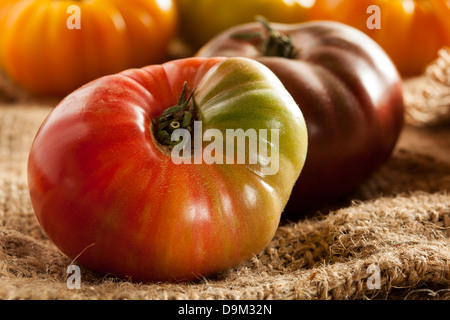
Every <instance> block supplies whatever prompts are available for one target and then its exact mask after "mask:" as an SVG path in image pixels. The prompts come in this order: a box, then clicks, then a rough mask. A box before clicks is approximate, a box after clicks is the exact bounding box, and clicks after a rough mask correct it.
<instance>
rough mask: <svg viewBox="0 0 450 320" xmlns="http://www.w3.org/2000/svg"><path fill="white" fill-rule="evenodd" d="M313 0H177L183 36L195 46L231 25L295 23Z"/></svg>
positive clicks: (304, 17)
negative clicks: (264, 21) (257, 18)
mask: <svg viewBox="0 0 450 320" xmlns="http://www.w3.org/2000/svg"><path fill="white" fill-rule="evenodd" d="M314 2H315V1H314V0H177V3H178V7H179V10H180V23H181V28H180V31H181V32H180V33H181V37H182V38H183V39H184V40H185V41H186V42H187V43H188V44H189V45H190V46H192V47H193V48H194V49H198V48H200V47H201V46H202V45H203V44H205V43H206V42H207V41H208V40H210V39H211V38H212V37H214V36H215V35H217V34H218V33H220V32H221V31H223V30H225V29H228V28H230V27H232V26H235V25H239V24H243V23H246V22H254V21H255V16H256V15H262V16H264V17H265V18H266V19H268V20H270V21H271V22H282V23H294V22H301V21H304V20H305V19H306V18H307V14H308V10H309V9H310V8H311V6H312V5H313V4H314Z"/></svg>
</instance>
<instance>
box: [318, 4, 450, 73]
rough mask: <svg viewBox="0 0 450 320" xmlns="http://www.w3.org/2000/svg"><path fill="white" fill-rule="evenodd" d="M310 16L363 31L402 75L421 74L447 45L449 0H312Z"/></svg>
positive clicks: (448, 43)
mask: <svg viewBox="0 0 450 320" xmlns="http://www.w3.org/2000/svg"><path fill="white" fill-rule="evenodd" d="M370 6H377V7H370ZM310 18H311V19H328V20H335V21H340V22H343V23H346V24H348V25H351V26H353V27H356V28H358V29H360V30H361V31H363V32H365V33H366V34H368V35H369V36H370V37H372V38H373V39H374V40H375V41H376V42H378V44H380V45H381V46H382V47H383V48H384V50H385V51H386V52H387V53H388V54H389V55H390V56H391V58H392V60H393V61H394V63H395V64H396V65H397V68H398V69H399V71H400V73H401V74H402V75H404V76H412V75H417V74H420V73H422V72H423V71H424V69H425V67H426V66H427V65H428V64H429V63H430V62H432V61H433V60H434V59H436V58H437V52H438V50H439V49H440V48H442V47H444V46H450V0H358V1H355V0H316V3H315V6H314V7H313V8H312V11H311V16H310ZM376 20H378V21H376ZM376 23H379V25H378V27H379V28H373V27H374V26H376V25H375V24H376ZM368 24H369V26H368ZM372 28H373V29H372Z"/></svg>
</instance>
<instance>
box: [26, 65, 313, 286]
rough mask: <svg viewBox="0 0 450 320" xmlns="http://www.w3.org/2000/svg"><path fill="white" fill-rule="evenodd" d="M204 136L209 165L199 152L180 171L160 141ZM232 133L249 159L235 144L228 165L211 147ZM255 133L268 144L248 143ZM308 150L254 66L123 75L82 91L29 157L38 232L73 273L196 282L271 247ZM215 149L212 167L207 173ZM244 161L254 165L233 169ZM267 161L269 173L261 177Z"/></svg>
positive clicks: (265, 74)
mask: <svg viewBox="0 0 450 320" xmlns="http://www.w3.org/2000/svg"><path fill="white" fill-rule="evenodd" d="M185 117H187V120H184V119H185ZM194 121H196V122H194ZM175 122H178V124H176V123H175ZM199 124H201V125H202V131H201V133H203V140H201V142H200V143H201V144H200V149H199V150H200V151H201V152H200V155H201V156H202V157H203V161H197V160H202V159H201V158H198V157H197V155H196V153H195V152H196V150H197V149H194V151H193V156H192V157H188V158H187V159H186V158H183V159H182V160H183V161H185V162H176V161H174V158H173V150H174V149H175V147H173V146H171V145H170V142H171V141H167V140H165V138H164V136H165V135H164V134H161V132H164V131H166V130H169V131H170V130H171V129H170V128H169V127H170V126H173V127H176V128H179V129H180V126H181V127H182V128H184V129H185V130H186V131H187V132H192V131H189V127H191V126H195V125H197V126H198V125H199ZM191 129H192V128H191ZM239 130H242V132H245V133H246V134H247V136H245V137H244V138H245V139H247V140H248V146H249V147H248V148H247V147H244V148H242V145H241V144H239V143H238V142H236V141H234V140H235V139H234V137H233V143H234V144H233V146H234V148H233V149H231V151H232V153H231V154H232V155H233V157H230V156H229V154H228V151H229V150H230V148H229V145H228V141H227V145H226V146H225V147H224V148H223V149H220V148H219V147H218V145H219V144H217V141H216V140H214V139H210V138H211V137H212V136H215V137H216V138H217V139H218V137H220V136H223V137H227V134H229V133H230V131H231V132H237V131H239ZM264 130H265V131H264ZM272 130H275V131H273V132H277V134H278V135H272ZM173 132H174V131H173ZM173 132H172V133H173ZM208 132H209V133H210V134H211V135H209V136H208V134H207V133H208ZM252 132H257V133H260V132H270V136H269V135H267V136H264V137H263V139H259V140H258V141H256V140H254V139H258V134H255V135H252V134H251V133H252ZM274 137H278V138H279V139H278V141H277V142H278V143H274V141H275V140H274ZM197 138H198V136H196V135H194V136H193V137H192V140H193V141H194V143H195V141H197ZM200 138H202V135H200ZM171 140H172V139H171ZM213 140H214V141H213ZM236 140H239V137H238V138H237V139H236ZM307 140H308V139H307V130H306V126H305V122H304V118H303V115H302V113H301V111H300V110H299V108H298V107H297V105H296V103H295V101H294V100H293V98H292V96H291V95H290V94H289V93H288V92H287V90H286V89H285V88H284V86H283V85H282V83H281V82H280V80H279V79H278V78H277V77H276V76H275V75H274V74H273V73H272V72H271V71H270V70H269V69H268V68H266V67H265V66H263V65H262V64H260V63H258V62H256V61H254V60H251V59H247V58H217V57H214V58H187V59H179V60H173V61H170V62H167V63H164V64H162V65H151V66H148V67H145V68H141V69H128V70H125V71H123V72H120V73H118V74H114V75H109V76H105V77H102V78H99V79H97V80H94V81H92V82H90V83H88V84H86V85H84V86H83V87H81V88H80V89H78V90H76V91H74V92H73V93H71V94H70V95H68V96H67V97H66V98H65V99H63V100H62V101H61V103H60V104H59V105H58V106H57V107H56V108H55V109H54V110H53V111H52V112H51V113H50V114H49V115H48V117H47V118H46V119H45V121H44V122H43V124H42V125H41V127H40V129H39V131H38V132H37V134H36V137H35V139H34V142H33V144H32V147H31V150H30V154H29V159H28V185H29V190H30V198H31V202H32V205H33V209H34V211H35V213H36V216H37V218H38V221H39V223H40V225H41V226H42V228H43V230H44V231H45V233H46V234H47V235H48V237H49V238H50V239H51V240H52V241H53V242H54V244H55V245H56V246H57V247H58V248H59V249H60V250H61V251H62V252H63V253H65V254H66V255H68V256H69V257H70V258H72V259H75V258H76V261H77V263H80V264H82V265H84V266H86V267H88V268H91V269H93V270H96V271H98V272H102V273H109V274H114V275H116V276H119V277H124V278H127V279H131V280H132V281H142V282H147V281H188V280H195V279H198V278H199V277H206V276H209V275H212V274H215V273H217V272H219V271H222V270H225V269H228V268H232V267H235V266H236V265H238V264H239V263H241V262H243V261H245V260H246V259H249V258H250V257H251V256H253V255H254V254H257V253H258V252H260V251H261V250H263V249H264V248H265V247H266V246H267V245H268V243H269V242H270V241H271V239H272V237H273V236H274V234H275V231H276V229H277V227H278V224H279V221H280V216H281V213H282V211H283V208H284V206H285V205H286V203H287V201H288V198H289V196H290V194H291V191H292V188H293V186H294V184H295V181H296V180H297V178H298V176H299V175H300V172H301V170H302V168H303V164H304V161H305V158H306V150H307ZM172 141H173V140H172ZM224 141H225V140H224ZM254 142H257V143H258V144H259V148H257V149H252V148H251V147H250V145H257V144H256V143H255V144H253V143H254ZM180 143H181V142H180ZM213 144H214V146H216V147H217V148H215V149H214V150H215V152H210V155H214V156H215V159H216V160H217V162H212V163H210V162H208V161H206V158H205V155H207V154H208V148H210V147H211V145H213ZM175 146H178V144H176V145H175ZM244 146H245V144H244ZM262 146H266V147H267V148H269V147H270V152H266V153H262V152H261V148H262ZM242 149H243V150H244V151H245V152H246V155H247V157H248V158H254V159H257V161H256V162H255V163H251V162H250V161H244V162H243V163H239V162H238V160H237V158H238V155H239V153H238V151H239V150H241V151H242ZM262 149H264V148H262ZM256 150H259V151H257V152H258V153H257V154H256V155H255V152H256ZM267 150H269V149H266V151H267ZM210 151H211V150H210ZM233 151H234V152H236V157H235V156H234V153H233ZM221 152H222V153H221ZM223 152H225V154H223ZM269 155H270V157H269ZM274 155H277V157H276V159H277V161H278V162H279V165H278V167H277V170H276V172H273V173H270V174H269V173H266V174H265V173H264V172H265V171H264V170H265V169H267V168H268V167H269V166H270V162H271V161H272V159H275V158H271V157H272V156H274ZM222 156H223V157H222ZM254 156H256V157H254ZM221 159H226V160H234V162H233V161H230V162H228V161H223V162H221V161H220V160H221ZM178 160H179V159H178Z"/></svg>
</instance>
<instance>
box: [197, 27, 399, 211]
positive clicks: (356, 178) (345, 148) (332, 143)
mask: <svg viewBox="0 0 450 320" xmlns="http://www.w3.org/2000/svg"><path fill="white" fill-rule="evenodd" d="M271 27H272V28H273V29H274V30H277V31H279V32H281V33H283V34H291V35H292V37H293V42H294V44H295V45H296V48H297V51H296V56H294V57H293V58H292V59H288V58H282V57H267V56H264V55H263V52H262V51H261V39H260V38H255V39H253V40H242V39H236V37H234V36H235V35H236V34H241V35H242V34H254V33H255V32H264V30H263V28H262V26H261V25H260V24H258V23H250V24H245V25H242V26H238V27H235V28H231V29H229V30H227V31H225V32H223V33H222V34H220V35H219V36H217V37H216V38H214V39H213V40H211V41H210V42H208V43H207V44H206V45H205V46H204V47H203V48H202V49H200V51H199V52H198V53H197V55H198V56H202V57H212V56H227V57H232V56H245V57H249V58H253V59H255V60H257V61H259V62H261V63H263V64H264V65H266V66H267V67H269V69H271V70H272V71H273V72H274V73H275V74H276V75H277V77H278V78H279V79H280V80H281V81H282V82H283V84H284V86H285V87H286V89H287V90H288V91H289V92H290V93H291V95H292V96H293V97H294V99H295V101H296V102H297V104H298V105H299V108H300V109H301V111H302V113H303V115H304V117H305V120H306V125H307V128H308V139H309V141H308V157H307V159H306V163H305V167H304V169H303V171H302V173H301V175H300V177H299V179H298V181H297V183H296V185H295V187H294V190H293V191H292V195H291V198H290V200H289V202H288V204H287V206H286V209H285V211H286V214H298V213H304V212H305V211H307V210H309V209H314V208H317V207H319V206H321V205H323V204H325V203H327V202H330V201H332V200H335V199H337V198H339V197H341V196H344V195H346V194H348V193H349V192H351V191H352V190H354V189H355V188H356V187H357V186H358V185H359V184H360V183H361V182H363V181H364V180H365V179H367V178H368V177H369V176H370V175H371V174H372V173H373V172H374V171H375V170H377V169H378V168H379V167H380V166H381V165H382V164H383V163H384V162H385V161H386V160H387V159H388V158H389V156H390V154H391V152H392V150H393V148H394V146H395V144H396V141H397V139H398V136H399V134H400V132H401V129H402V126H403V119H404V105H403V96H402V86H401V78H400V76H399V74H398V72H397V70H396V68H395V66H394V65H393V64H392V62H391V60H390V59H389V58H388V57H387V55H386V54H385V53H384V51H383V50H382V49H381V48H380V47H379V46H378V45H377V44H376V43H375V42H374V41H372V40H371V39H370V38H369V37H367V36H366V35H364V34H363V33H362V32H359V31H358V30H356V29H354V28H351V27H349V26H345V25H343V24H340V23H337V22H308V23H301V24H292V25H287V24H276V23H273V24H271Z"/></svg>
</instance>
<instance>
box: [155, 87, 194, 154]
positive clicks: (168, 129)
mask: <svg viewBox="0 0 450 320" xmlns="http://www.w3.org/2000/svg"><path fill="white" fill-rule="evenodd" d="M186 89H187V83H186V82H185V83H184V86H183V90H182V92H181V95H180V98H179V99H178V103H177V104H176V105H175V106H172V107H169V108H167V109H166V110H164V111H163V113H162V114H161V116H160V117H159V118H158V119H157V120H156V121H155V122H153V125H154V127H155V128H156V135H155V136H156V140H157V141H158V142H159V143H161V144H162V145H165V146H169V147H173V146H174V145H176V144H178V143H179V141H178V142H177V141H175V142H174V141H171V133H172V132H173V131H175V130H176V129H186V130H188V131H189V132H190V131H191V130H192V128H193V122H194V121H195V120H196V119H197V106H196V104H195V100H194V92H195V89H194V90H192V91H191V93H190V95H189V96H188V98H187V99H186Z"/></svg>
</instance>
